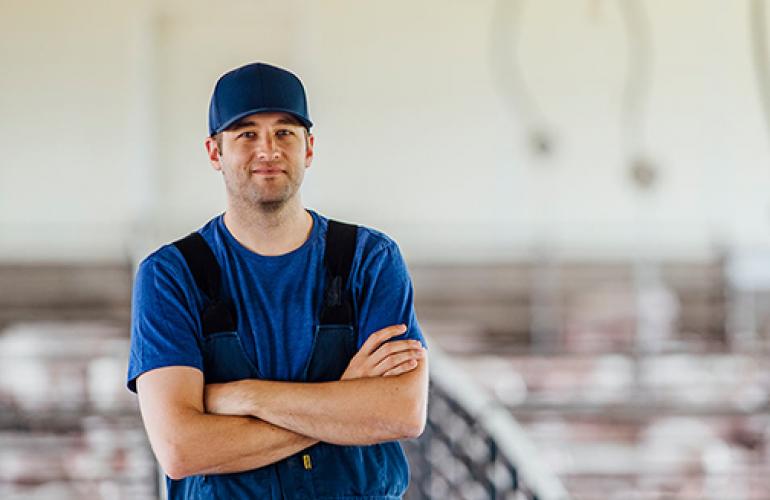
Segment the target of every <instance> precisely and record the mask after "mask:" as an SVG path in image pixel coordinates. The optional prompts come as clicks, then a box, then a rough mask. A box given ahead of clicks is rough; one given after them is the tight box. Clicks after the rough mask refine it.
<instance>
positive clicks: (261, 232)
mask: <svg viewBox="0 0 770 500" xmlns="http://www.w3.org/2000/svg"><path fill="white" fill-rule="evenodd" d="M224 222H225V226H226V227H227V229H228V230H229V231H230V233H231V234H232V235H233V237H235V239H236V240H238V242H239V243H240V244H241V245H243V246H245V247H246V248H248V249H249V250H251V251H252V252H255V253H258V254H260V255H266V256H274V255H283V254H286V253H289V252H291V251H292V250H296V249H297V248H299V247H301V246H302V244H303V243H304V242H305V241H307V239H308V237H309V236H310V231H311V229H312V228H313V217H312V216H311V215H310V214H309V213H308V212H307V211H306V210H305V209H304V208H302V205H301V204H300V203H296V204H291V205H290V204H287V205H286V206H284V207H281V208H280V209H279V210H276V211H271V212H264V211H260V210H255V209H254V208H253V207H252V208H249V209H242V208H240V207H234V206H229V207H228V209H227V211H226V212H225V216H224Z"/></svg>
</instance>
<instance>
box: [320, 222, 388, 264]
mask: <svg viewBox="0 0 770 500" xmlns="http://www.w3.org/2000/svg"><path fill="white" fill-rule="evenodd" d="M315 215H316V216H317V220H318V221H319V222H320V224H321V227H322V228H323V230H324V231H326V230H327V228H328V224H329V221H330V220H337V221H339V222H342V223H345V224H350V225H354V226H356V227H357V228H358V233H357V236H356V257H359V258H360V257H364V258H365V257H367V256H371V255H372V254H376V253H381V252H384V251H387V250H388V249H397V248H398V245H397V244H396V242H395V240H394V239H393V238H391V237H390V236H388V235H387V234H386V233H385V232H383V231H381V230H379V229H375V228H373V227H371V226H367V225H364V224H360V223H358V222H355V221H348V220H341V219H333V218H328V217H325V216H323V215H321V214H318V213H315Z"/></svg>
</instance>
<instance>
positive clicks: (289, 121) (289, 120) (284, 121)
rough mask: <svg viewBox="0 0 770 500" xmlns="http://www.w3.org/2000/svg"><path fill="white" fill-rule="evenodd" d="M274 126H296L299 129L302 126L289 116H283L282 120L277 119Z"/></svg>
mask: <svg viewBox="0 0 770 500" xmlns="http://www.w3.org/2000/svg"><path fill="white" fill-rule="evenodd" d="M275 123H276V125H296V126H298V127H301V126H302V124H301V123H300V122H299V120H297V119H296V118H292V117H290V116H284V117H283V118H279V119H278V120H276V122H275Z"/></svg>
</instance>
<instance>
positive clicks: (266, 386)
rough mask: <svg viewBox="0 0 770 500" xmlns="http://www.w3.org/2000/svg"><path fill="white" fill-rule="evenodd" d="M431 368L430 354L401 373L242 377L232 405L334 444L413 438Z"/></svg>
mask: <svg viewBox="0 0 770 500" xmlns="http://www.w3.org/2000/svg"><path fill="white" fill-rule="evenodd" d="M427 371H428V367H427V358H426V359H424V360H421V361H420V364H419V366H418V367H417V368H416V369H415V370H413V371H411V372H409V373H405V374H403V375H399V376H396V377H372V378H361V379H354V380H341V381H338V382H325V383H312V384H311V383H292V382H273V381H266V380H254V379H251V380H242V381H239V382H233V383H232V385H233V386H234V387H233V389H234V390H232V391H231V396H230V397H231V401H230V402H228V406H229V407H230V408H234V407H238V413H241V414H251V415H253V416H255V417H257V418H259V419H261V420H265V421H268V422H271V423H273V424H275V425H277V426H279V427H282V428H284V429H288V430H290V431H294V432H296V433H299V434H302V435H304V436H309V437H312V438H314V439H318V440H320V441H325V442H329V443H334V444H342V445H365V444H373V443H379V442H383V441H390V440H395V439H403V438H411V437H415V436H417V435H419V434H420V433H421V432H422V429H423V427H424V425H425V413H426V399H427V385H428V375H427ZM236 399H237V400H238V403H237V404H235V403H233V400H236ZM214 411H216V409H214Z"/></svg>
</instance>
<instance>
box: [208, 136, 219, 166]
mask: <svg viewBox="0 0 770 500" xmlns="http://www.w3.org/2000/svg"><path fill="white" fill-rule="evenodd" d="M204 145H205V146H206V153H207V154H208V156H209V163H211V166H212V167H213V168H214V170H216V171H221V170H222V164H221V163H220V161H219V157H220V156H221V154H220V151H219V144H217V140H216V139H214V138H213V137H206V141H205V142H204Z"/></svg>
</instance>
